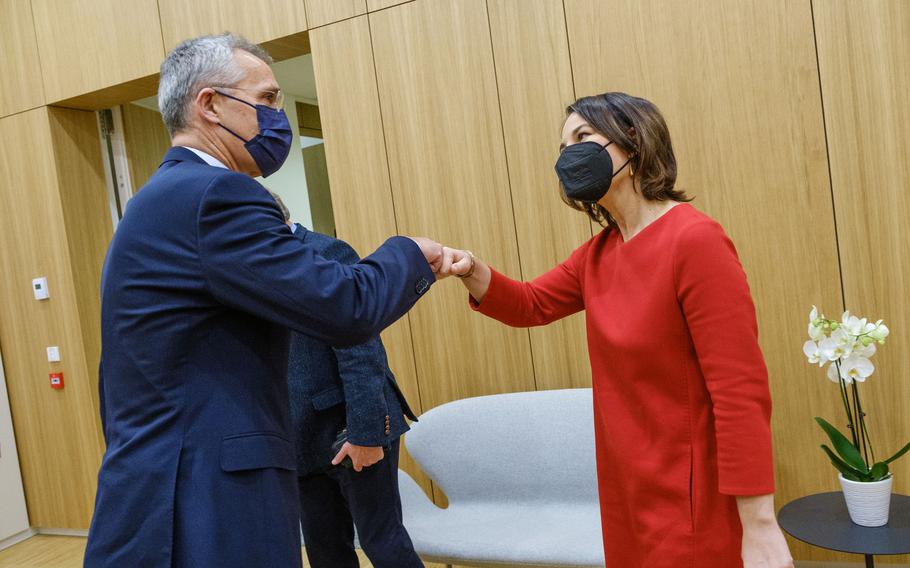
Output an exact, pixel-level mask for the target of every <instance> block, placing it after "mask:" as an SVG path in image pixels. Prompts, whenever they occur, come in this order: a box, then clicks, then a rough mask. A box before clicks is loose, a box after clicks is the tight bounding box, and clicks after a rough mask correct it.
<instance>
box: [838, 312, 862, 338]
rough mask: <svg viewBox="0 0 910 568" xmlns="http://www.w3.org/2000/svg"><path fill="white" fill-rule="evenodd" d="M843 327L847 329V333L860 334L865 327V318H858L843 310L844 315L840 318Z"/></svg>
mask: <svg viewBox="0 0 910 568" xmlns="http://www.w3.org/2000/svg"><path fill="white" fill-rule="evenodd" d="M841 323H842V324H843V327H844V328H845V329H846V330H847V333H849V334H850V335H854V336H856V335H862V334H863V333H865V329H866V318H862V319H860V318H858V317H856V316H851V315H850V312H849V311H847V312H844V316H843V318H842V319H841Z"/></svg>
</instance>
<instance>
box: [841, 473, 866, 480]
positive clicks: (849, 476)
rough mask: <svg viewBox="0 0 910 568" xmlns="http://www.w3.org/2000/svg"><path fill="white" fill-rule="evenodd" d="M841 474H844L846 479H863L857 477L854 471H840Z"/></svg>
mask: <svg viewBox="0 0 910 568" xmlns="http://www.w3.org/2000/svg"><path fill="white" fill-rule="evenodd" d="M840 474H841V475H843V476H844V479H849V480H850V481H859V482H861V481H862V479H860V478H858V477H856V476H855V475H853V474H852V473H844V472H840Z"/></svg>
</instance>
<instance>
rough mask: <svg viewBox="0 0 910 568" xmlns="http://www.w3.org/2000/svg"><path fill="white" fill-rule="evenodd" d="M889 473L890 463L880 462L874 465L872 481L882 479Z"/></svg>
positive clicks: (871, 473)
mask: <svg viewBox="0 0 910 568" xmlns="http://www.w3.org/2000/svg"><path fill="white" fill-rule="evenodd" d="M888 473H889V471H888V464H886V463H885V462H878V463H876V464H875V465H873V466H872V471H871V472H870V476H871V477H872V481H881V480H882V479H885V478H886V477H888Z"/></svg>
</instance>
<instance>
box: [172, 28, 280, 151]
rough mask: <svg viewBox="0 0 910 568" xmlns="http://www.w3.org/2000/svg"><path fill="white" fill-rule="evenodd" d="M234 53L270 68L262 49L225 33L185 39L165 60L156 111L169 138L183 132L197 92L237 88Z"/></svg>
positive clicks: (238, 73) (239, 72)
mask: <svg viewBox="0 0 910 568" xmlns="http://www.w3.org/2000/svg"><path fill="white" fill-rule="evenodd" d="M235 49H240V50H243V51H246V52H248V53H251V54H253V55H255V56H256V57H258V58H259V59H261V60H262V61H264V62H265V63H266V64H267V65H271V64H272V58H271V56H269V54H268V53H267V52H266V51H265V50H264V49H262V48H261V47H259V46H258V45H256V44H254V43H250V42H249V41H247V40H246V39H245V38H243V37H242V36H239V35H234V34H232V33H228V32H226V33H223V34H221V35H211V36H201V37H197V38H193V39H188V40H186V41H184V42H183V43H181V44H180V45H178V46H177V47H175V48H174V50H173V51H171V52H170V53H168V54H167V57H165V58H164V61H163V62H162V63H161V76H160V79H159V82H158V110H160V111H161V118H162V119H164V125H165V126H166V127H167V131H168V132H169V133H170V135H171V136H172V137H173V136H174V134H176V133H178V132H180V131H181V130H183V129H184V128H186V126H187V108H188V107H189V105H190V103H191V102H192V101H193V99H195V98H196V95H197V94H198V93H199V91H200V90H202V89H204V88H205V87H211V86H223V87H227V86H230V85H236V84H237V83H238V82H240V81H241V80H242V79H243V71H242V70H241V69H239V68H238V67H237V65H235V64H234V50H235Z"/></svg>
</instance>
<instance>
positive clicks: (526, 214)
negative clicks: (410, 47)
mask: <svg viewBox="0 0 910 568" xmlns="http://www.w3.org/2000/svg"><path fill="white" fill-rule="evenodd" d="M488 6H489V13H490V30H491V35H492V38H493V56H494V58H495V61H496V79H497V84H498V87H499V99H500V104H499V107H500V110H501V113H502V124H503V130H504V132H505V147H506V156H507V158H508V166H509V181H510V185H511V187H512V202H513V204H514V215H515V226H516V231H517V236H518V251H519V253H520V255H521V273H522V275H523V276H524V278H525V279H531V278H534V277H536V276H539V275H540V274H542V273H544V272H546V271H547V270H549V269H550V268H552V267H554V266H556V265H557V264H558V263H560V262H562V261H563V260H565V259H566V258H568V256H569V255H570V254H571V253H572V251H573V250H575V249H576V248H577V247H579V246H581V244H582V243H584V242H585V241H587V240H588V239H590V238H591V225H590V223H589V222H588V218H587V216H586V215H585V214H584V213H581V212H579V211H575V210H573V209H571V208H569V207H568V206H566V205H565V204H564V203H563V202H562V199H560V197H559V192H560V189H559V183H558V181H557V178H556V174H555V173H554V171H553V165H554V164H555V163H556V158H558V157H559V140H560V132H561V130H562V123H563V120H564V119H565V113H564V109H565V107H566V105H568V104H569V103H571V102H572V101H574V100H575V92H574V87H573V85H572V69H571V66H570V62H569V44H568V41H567V39H566V22H565V17H564V15H563V6H562V0H542V1H540V2H535V3H533V4H529V3H527V2H524V1H523V0H489V1H488ZM530 333H531V351H532V354H533V357H534V374H535V376H536V377H537V388H538V389H547V388H576V387H590V386H591V366H590V363H589V361H588V350H587V341H586V338H585V337H586V336H585V324H584V315H583V314H578V315H575V316H572V317H571V318H567V319H565V320H562V321H560V322H556V323H554V324H551V325H549V326H546V327H539V328H533V329H531V330H530ZM557 346H558V347H557Z"/></svg>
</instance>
